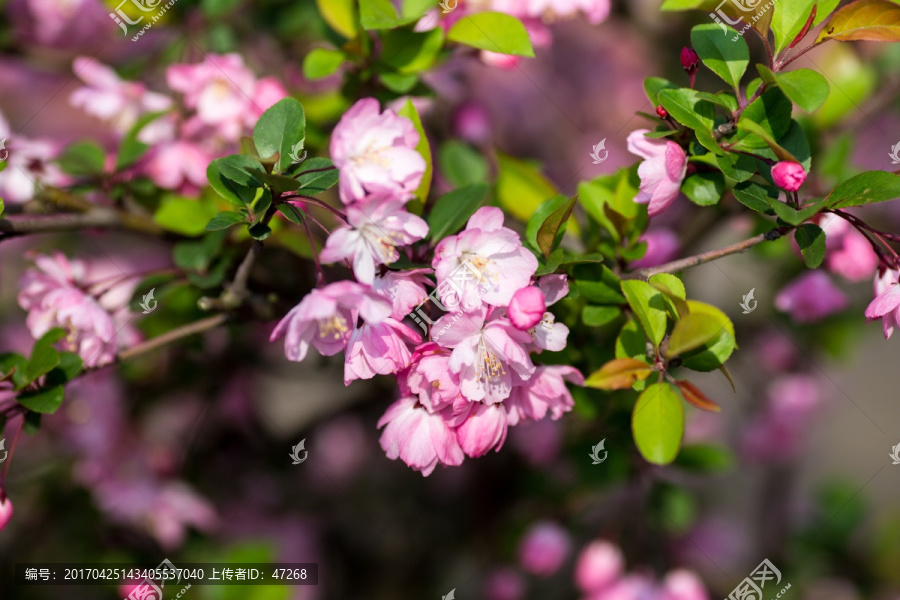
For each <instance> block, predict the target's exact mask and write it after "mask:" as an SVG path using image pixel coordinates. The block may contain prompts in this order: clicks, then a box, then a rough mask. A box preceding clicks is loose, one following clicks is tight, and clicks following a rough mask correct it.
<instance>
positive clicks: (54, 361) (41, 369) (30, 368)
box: [24, 327, 66, 383]
mask: <svg viewBox="0 0 900 600" xmlns="http://www.w3.org/2000/svg"><path fill="white" fill-rule="evenodd" d="M65 337H66V332H65V331H64V330H62V329H60V328H58V327H55V328H53V329H51V330H50V331H48V332H47V333H45V334H44V335H42V336H41V339H39V340H38V341H37V342H35V344H34V348H33V349H32V351H31V358H30V359H29V360H28V365H27V366H26V367H25V373H24V380H25V382H26V383H31V382H32V381H34V380H35V379H37V378H38V377H40V376H41V375H44V374H46V373H48V372H49V371H50V370H51V369H53V368H55V367H56V366H57V365H58V364H59V352H58V351H57V350H56V348H54V347H53V346H54V344H56V343H57V342H59V341H60V340H61V339H63V338H65Z"/></svg>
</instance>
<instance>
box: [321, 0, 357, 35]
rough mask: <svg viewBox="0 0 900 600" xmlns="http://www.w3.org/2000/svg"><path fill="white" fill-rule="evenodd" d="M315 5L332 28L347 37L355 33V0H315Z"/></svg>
mask: <svg viewBox="0 0 900 600" xmlns="http://www.w3.org/2000/svg"><path fill="white" fill-rule="evenodd" d="M316 6H318V7H319V13H321V15H322V18H323V19H325V22H326V23H328V25H329V26H330V27H331V28H332V29H334V30H335V31H337V32H338V33H339V34H341V35H342V36H344V37H345V38H348V39H349V38H352V37H354V36H355V35H356V32H357V31H358V26H357V23H356V0H316Z"/></svg>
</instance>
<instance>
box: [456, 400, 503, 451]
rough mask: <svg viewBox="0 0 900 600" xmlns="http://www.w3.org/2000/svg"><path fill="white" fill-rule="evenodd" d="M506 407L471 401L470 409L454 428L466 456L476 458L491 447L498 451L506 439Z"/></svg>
mask: <svg viewBox="0 0 900 600" xmlns="http://www.w3.org/2000/svg"><path fill="white" fill-rule="evenodd" d="M506 427H507V425H506V409H505V408H503V405H502V404H482V403H481V402H473V403H472V407H471V411H470V412H469V414H468V416H467V417H466V418H465V420H464V421H463V422H462V423H461V424H460V425H459V428H458V429H457V430H456V439H457V440H458V441H459V445H460V447H461V448H462V449H463V452H465V453H466V456H471V457H472V458H478V457H479V456H484V455H485V454H487V453H488V452H489V451H490V450H491V449H492V448H495V449H496V450H497V451H498V452H499V450H500V448H501V447H503V442H504V441H505V440H506Z"/></svg>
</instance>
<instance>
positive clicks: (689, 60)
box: [681, 46, 700, 73]
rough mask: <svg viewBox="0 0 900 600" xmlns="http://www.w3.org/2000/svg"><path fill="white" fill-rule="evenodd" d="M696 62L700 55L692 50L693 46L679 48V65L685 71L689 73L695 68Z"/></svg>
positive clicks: (697, 62) (698, 60)
mask: <svg viewBox="0 0 900 600" xmlns="http://www.w3.org/2000/svg"><path fill="white" fill-rule="evenodd" d="M698 64H700V55H699V54H697V53H696V52H694V49H693V48H688V47H687V46H685V47H684V48H682V49H681V66H682V67H684V70H685V71H687V72H688V73H690V72H691V71H694V70H696V69H697V65H698Z"/></svg>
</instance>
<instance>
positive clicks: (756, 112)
mask: <svg viewBox="0 0 900 600" xmlns="http://www.w3.org/2000/svg"><path fill="white" fill-rule="evenodd" d="M793 109H794V105H793V104H792V103H791V101H790V100H788V99H787V96H785V95H784V93H783V92H782V91H781V90H780V89H778V88H777V87H773V88H770V89H768V90H766V91H765V92H763V94H762V96H760V97H759V98H757V99H756V100H754V101H753V102H752V103H751V104H750V106H748V107H747V109H746V110H745V111H744V113H743V114H742V115H741V118H740V119H738V123H737V126H738V134H737V138H736V139H737V140H738V143H737V144H736V145H735V148H737V149H739V150H753V149H755V148H765V147H766V146H768V145H769V143H768V142H767V141H766V140H765V139H759V138H756V137H754V136H752V135H749V133H750V131H749V129H748V127H750V126H746V125H745V124H746V123H747V122H748V121H751V122H753V123H755V124H757V125H759V126H760V127H762V129H763V130H764V131H765V132H766V133H767V134H768V137H770V138H771V139H772V140H779V139H781V137H782V136H783V135H784V134H786V133H787V132H788V129H790V127H791V112H792V111H793ZM742 125H743V127H742Z"/></svg>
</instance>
